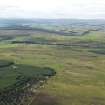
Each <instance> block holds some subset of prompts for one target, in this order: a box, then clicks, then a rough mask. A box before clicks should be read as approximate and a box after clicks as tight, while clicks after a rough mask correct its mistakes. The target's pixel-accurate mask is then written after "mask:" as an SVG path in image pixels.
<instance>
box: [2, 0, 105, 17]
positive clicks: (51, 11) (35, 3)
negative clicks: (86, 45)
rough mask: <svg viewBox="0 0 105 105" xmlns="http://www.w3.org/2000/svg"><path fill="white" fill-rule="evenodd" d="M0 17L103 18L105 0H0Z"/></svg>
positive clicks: (104, 14) (104, 15)
mask: <svg viewBox="0 0 105 105" xmlns="http://www.w3.org/2000/svg"><path fill="white" fill-rule="evenodd" d="M0 18H77V19H105V0H0Z"/></svg>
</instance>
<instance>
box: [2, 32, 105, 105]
mask: <svg viewBox="0 0 105 105" xmlns="http://www.w3.org/2000/svg"><path fill="white" fill-rule="evenodd" d="M104 34H105V32H91V33H89V34H87V35H85V36H60V35H54V34H52V35H51V34H49V33H45V32H44V33H42V32H36V33H34V34H31V35H29V36H24V35H23V36H15V37H14V38H12V39H9V40H2V41H1V42H0V59H1V60H6V61H7V60H8V61H13V62H14V63H15V64H16V66H19V67H20V68H18V67H17V68H18V69H17V70H13V71H11V68H12V69H13V67H12V66H10V71H9V69H8V70H7V69H6V70H7V72H5V71H4V70H2V71H1V70H0V78H1V79H0V89H1V88H3V87H5V85H6V86H9V85H10V84H12V83H14V82H15V80H16V75H17V72H18V73H23V74H24V73H25V74H24V75H26V76H27V75H28V77H29V76H31V75H33V76H35V75H34V70H37V72H38V73H39V72H40V70H41V71H43V68H45V67H49V68H52V69H54V70H55V71H56V75H55V76H54V77H52V78H50V79H49V80H48V81H47V83H46V84H45V86H44V87H43V88H40V89H38V91H39V94H38V95H37V98H35V99H34V100H33V102H32V104H31V105H47V104H48V105H105V52H104V51H105V43H104V41H105V36H104ZM13 41H23V42H24V41H26V42H27V41H32V42H34V43H26V42H25V43H19V42H18V43H12V42H13ZM35 43H36V44H35ZM59 44H60V45H59ZM24 65H26V66H24ZM27 65H29V66H27ZM21 66H22V69H21ZM31 67H34V68H32V70H31V69H30V68H31ZM28 68H29V69H28ZM27 70H28V71H27ZM11 75H12V76H11ZM5 77H6V78H5ZM3 78H4V79H3ZM43 100H46V101H43ZM48 100H50V102H49V101H48Z"/></svg>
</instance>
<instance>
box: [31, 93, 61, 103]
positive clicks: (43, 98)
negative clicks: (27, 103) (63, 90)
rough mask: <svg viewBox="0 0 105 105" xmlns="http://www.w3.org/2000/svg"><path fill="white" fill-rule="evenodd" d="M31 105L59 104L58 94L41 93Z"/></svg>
mask: <svg viewBox="0 0 105 105" xmlns="http://www.w3.org/2000/svg"><path fill="white" fill-rule="evenodd" d="M31 105H59V102H58V98H57V97H56V96H52V95H49V94H48V93H39V94H38V95H37V96H36V98H35V99H34V100H33V102H32V104H31Z"/></svg>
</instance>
